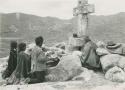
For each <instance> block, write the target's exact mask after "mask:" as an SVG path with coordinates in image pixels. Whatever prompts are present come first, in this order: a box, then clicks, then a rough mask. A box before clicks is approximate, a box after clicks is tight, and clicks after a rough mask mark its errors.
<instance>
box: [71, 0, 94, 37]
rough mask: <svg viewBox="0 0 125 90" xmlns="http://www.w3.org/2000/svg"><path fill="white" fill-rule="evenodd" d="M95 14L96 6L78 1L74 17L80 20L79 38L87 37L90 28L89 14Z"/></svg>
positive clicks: (83, 0)
mask: <svg viewBox="0 0 125 90" xmlns="http://www.w3.org/2000/svg"><path fill="white" fill-rule="evenodd" d="M93 12H94V5H91V4H88V1H87V0H78V5H77V7H76V8H74V13H73V15H74V16H77V18H78V30H77V34H78V36H79V37H81V36H84V35H86V30H87V28H88V14H90V13H93Z"/></svg>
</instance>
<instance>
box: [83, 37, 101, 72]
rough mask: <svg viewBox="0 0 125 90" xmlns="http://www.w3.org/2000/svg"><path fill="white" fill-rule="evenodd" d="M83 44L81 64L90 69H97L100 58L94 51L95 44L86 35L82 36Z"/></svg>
mask: <svg viewBox="0 0 125 90" xmlns="http://www.w3.org/2000/svg"><path fill="white" fill-rule="evenodd" d="M83 38H84V42H85V45H84V46H83V47H82V49H81V52H82V56H81V62H82V66H83V67H86V68H88V69H92V70H99V69H100V67H101V65H100V59H99V56H98V55H97V53H96V49H97V45H96V44H95V43H94V42H92V41H91V40H90V38H89V37H88V36H85V37H83Z"/></svg>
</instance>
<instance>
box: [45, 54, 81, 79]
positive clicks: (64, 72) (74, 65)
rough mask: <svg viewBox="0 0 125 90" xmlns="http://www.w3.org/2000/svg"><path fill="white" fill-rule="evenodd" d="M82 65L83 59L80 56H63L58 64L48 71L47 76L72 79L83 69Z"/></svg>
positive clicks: (47, 77)
mask: <svg viewBox="0 0 125 90" xmlns="http://www.w3.org/2000/svg"><path fill="white" fill-rule="evenodd" d="M81 67H82V66H81V61H80V58H79V57H78V56H74V55H66V56H63V57H62V58H61V60H60V62H59V63H58V65H57V66H56V67H54V68H52V69H50V70H49V71H48V72H49V74H48V75H47V76H46V80H47V81H66V80H69V79H72V78H73V77H74V76H76V75H78V74H80V73H81V72H82V71H83V70H82V69H81Z"/></svg>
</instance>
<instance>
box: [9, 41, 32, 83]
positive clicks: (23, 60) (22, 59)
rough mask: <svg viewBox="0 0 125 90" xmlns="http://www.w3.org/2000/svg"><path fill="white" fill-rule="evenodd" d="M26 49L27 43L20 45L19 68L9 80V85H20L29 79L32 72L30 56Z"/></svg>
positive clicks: (17, 67)
mask: <svg viewBox="0 0 125 90" xmlns="http://www.w3.org/2000/svg"><path fill="white" fill-rule="evenodd" d="M25 49H26V44H25V43H20V44H19V45H18V56H17V66H16V69H15V70H14V72H13V73H12V75H11V76H10V78H8V80H7V84H20V83H21V82H23V80H25V78H27V77H28V74H29V72H30V67H29V66H30V56H29V55H28V54H26V53H25Z"/></svg>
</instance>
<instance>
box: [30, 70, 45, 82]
mask: <svg viewBox="0 0 125 90" xmlns="http://www.w3.org/2000/svg"><path fill="white" fill-rule="evenodd" d="M45 75H46V71H35V72H33V73H31V74H30V82H29V84H34V83H41V82H44V81H45Z"/></svg>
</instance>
